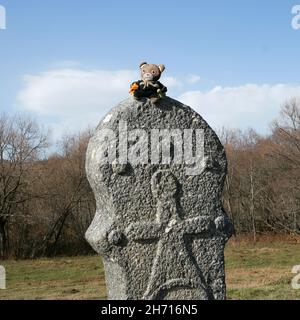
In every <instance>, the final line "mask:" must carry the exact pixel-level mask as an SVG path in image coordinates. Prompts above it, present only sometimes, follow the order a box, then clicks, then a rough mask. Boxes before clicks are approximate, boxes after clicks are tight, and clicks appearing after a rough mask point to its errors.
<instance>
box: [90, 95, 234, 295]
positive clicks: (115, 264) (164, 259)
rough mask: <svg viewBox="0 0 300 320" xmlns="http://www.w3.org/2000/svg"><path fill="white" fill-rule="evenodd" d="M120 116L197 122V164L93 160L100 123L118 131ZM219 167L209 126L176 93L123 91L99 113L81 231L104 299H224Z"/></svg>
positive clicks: (133, 122) (164, 124)
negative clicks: (91, 196) (88, 216)
mask: <svg viewBox="0 0 300 320" xmlns="http://www.w3.org/2000/svg"><path fill="white" fill-rule="evenodd" d="M120 121H126V122H127V126H128V130H133V129H144V130H146V131H147V132H148V131H149V130H150V129H151V128H157V129H178V128H179V129H182V130H183V129H190V128H195V129H196V128H198V129H203V130H204V151H205V156H206V158H205V159H206V167H205V170H204V171H203V172H202V173H201V174H200V175H190V176H189V175H187V174H186V165H185V164H184V163H183V164H173V163H172V162H171V164H151V163H150V162H149V163H147V164H136V165H134V164H130V163H129V164H118V162H117V160H115V161H114V162H113V163H112V164H109V163H107V164H103V163H100V162H99V159H98V157H97V153H99V152H102V151H103V150H102V149H101V146H102V145H103V137H102V136H101V132H102V131H101V130H102V129H105V128H106V129H112V130H114V131H115V132H118V126H119V122H120ZM150 143H151V142H149V144H150ZM132 144H134V143H132ZM101 150H102V151H101ZM226 168H227V162H226V155H225V152H224V149H223V146H222V145H221V143H220V141H219V139H218V137H217V136H216V134H215V133H214V131H213V130H212V129H211V128H210V127H209V126H208V124H207V123H206V122H205V121H204V120H203V118H202V117H201V116H200V115H199V114H197V113H196V112H195V111H194V110H192V109H191V108H190V107H188V106H185V105H183V104H181V103H180V102H178V101H176V100H173V99H171V98H165V99H163V100H161V101H160V102H159V103H158V105H156V106H154V105H152V104H150V102H149V101H148V100H147V99H144V100H141V101H135V100H133V99H132V98H129V99H127V100H125V101H123V102H121V103H120V104H119V105H118V106H117V107H115V108H114V109H112V110H111V111H110V112H109V113H108V115H106V117H105V118H104V119H103V120H102V121H101V122H100V124H99V125H98V127H97V129H96V131H95V133H94V135H93V137H92V138H91V140H90V143H89V146H88V150H87V158H86V170H87V175H88V179H89V182H90V184H91V186H92V188H93V190H94V193H95V198H96V202H97V211H96V214H95V218H94V220H93V222H92V224H91V226H90V227H89V229H88V230H87V233H86V238H87V240H88V241H89V243H90V244H91V245H92V247H93V248H94V249H95V250H96V251H97V252H98V253H99V254H100V255H101V256H102V257H103V261H104V267H105V275H106V284H107V293H108V298H109V299H225V291H226V290H225V273H224V246H225V243H226V241H227V240H228V238H229V237H230V236H231V234H232V231H233V229H232V225H231V223H230V221H229V220H228V218H227V214H226V213H225V211H224V209H223V206H222V202H221V194H222V189H223V184H224V179H225V175H226Z"/></svg>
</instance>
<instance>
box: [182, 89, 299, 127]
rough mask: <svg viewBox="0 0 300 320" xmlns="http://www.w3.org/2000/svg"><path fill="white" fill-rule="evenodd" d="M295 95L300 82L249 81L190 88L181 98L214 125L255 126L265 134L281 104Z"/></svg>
mask: <svg viewBox="0 0 300 320" xmlns="http://www.w3.org/2000/svg"><path fill="white" fill-rule="evenodd" d="M295 96H298V97H300V85H289V84H276V85H268V84H264V85H257V84H247V85H243V86H238V87H220V86H217V87H215V88H213V89H211V90H210V91H207V92H203V91H187V92H185V93H183V94H182V95H180V97H179V98H178V99H179V100H180V101H182V102H183V103H185V104H187V105H190V106H191V107H193V108H194V109H195V110H197V111H198V112H199V114H200V115H202V116H203V117H204V119H206V120H207V122H208V123H209V124H210V125H211V126H212V127H214V128H220V127H222V126H227V127H237V128H247V127H252V128H255V129H257V130H258V131H260V132H264V133H265V132H266V131H267V128H268V125H269V123H270V122H271V121H272V120H273V119H274V118H275V117H277V116H278V112H279V109H280V106H281V105H282V104H283V103H284V102H285V101H286V100H288V99H290V98H291V97H295Z"/></svg>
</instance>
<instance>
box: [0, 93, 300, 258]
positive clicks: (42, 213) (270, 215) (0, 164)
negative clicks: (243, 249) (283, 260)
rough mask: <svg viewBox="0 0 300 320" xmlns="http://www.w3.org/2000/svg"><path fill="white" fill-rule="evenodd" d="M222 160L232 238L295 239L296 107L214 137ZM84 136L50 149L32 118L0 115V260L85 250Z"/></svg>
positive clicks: (299, 111)
mask: <svg viewBox="0 0 300 320" xmlns="http://www.w3.org/2000/svg"><path fill="white" fill-rule="evenodd" d="M218 135H219V137H220V140H221V141H222V143H223V144H224V146H225V149H226V153H227V158H228V175H227V178H226V181H225V187H224V193H223V202H224V206H225V208H226V210H227V212H228V213H229V215H230V218H231V219H232V222H233V224H234V226H235V230H236V232H237V233H238V234H241V233H247V234H249V233H251V234H252V236H253V241H256V237H257V235H258V234H261V233H285V234H300V103H299V101H298V100H297V99H291V100H290V101H288V102H286V103H285V104H284V105H283V106H282V108H281V112H280V114H279V115H278V118H277V119H275V120H274V121H273V122H272V123H271V124H270V133H269V134H268V135H261V134H258V133H257V132H256V131H255V130H253V129H248V130H244V131H242V130H239V129H227V128H223V129H221V130H220V131H219V132H218ZM90 136H91V131H88V130H87V131H86V132H83V133H80V134H77V135H68V136H64V137H63V138H62V139H61V140H60V141H59V144H58V147H57V149H56V151H55V152H51V151H50V150H51V146H50V144H49V138H48V134H47V133H45V132H44V130H43V129H42V128H41V127H40V126H39V125H38V124H37V123H36V122H35V121H34V120H32V119H30V118H26V117H24V116H21V115H14V116H8V115H6V114H1V115H0V257H1V258H6V257H16V258H35V257H40V256H53V255H62V254H64V255H76V254H89V253H92V250H91V248H90V246H89V245H88V244H87V242H86V241H85V239H84V233H85V231H86V229H87V228H88V226H89V224H90V222H91V220H92V218H93V216H94V212H95V200H94V196H93V193H92V190H91V188H90V186H89V183H88V181H87V179H86V175H85V152H86V148H87V144H88V141H89V138H90Z"/></svg>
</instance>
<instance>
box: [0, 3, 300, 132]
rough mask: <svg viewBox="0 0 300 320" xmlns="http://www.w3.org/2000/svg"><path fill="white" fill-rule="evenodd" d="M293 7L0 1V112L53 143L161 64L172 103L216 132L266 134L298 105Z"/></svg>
mask: <svg viewBox="0 0 300 320" xmlns="http://www.w3.org/2000/svg"><path fill="white" fill-rule="evenodd" d="M296 4H297V0H293V1H289V0H277V1H274V0H273V1H271V0H260V1H258V0H252V1H240V0H226V1H225V0H219V1H204V0H203V1H199V0H198V1H196V0H195V1H191V0H185V1H174V0H173V1H156V0H152V1H147V2H145V4H144V5H143V2H141V1H139V2H137V1H132V2H131V1H121V0H119V1H117V0H110V1H100V0H98V1H96V0H87V1H71V0H59V1H58V0H51V1H50V0H43V1H40V0H27V1H26V0H22V1H21V0H0V5H3V6H4V7H5V8H6V13H7V28H6V30H0V85H1V87H0V88H1V89H0V110H5V111H7V112H11V113H12V112H15V111H20V112H25V113H29V114H31V115H32V116H33V117H35V118H36V119H37V120H38V121H40V122H41V123H44V124H46V125H50V126H51V127H53V129H54V131H55V132H57V135H59V134H61V133H62V132H63V130H64V129H68V130H70V131H73V130H77V129H78V128H84V127H85V126H87V125H89V124H90V125H92V126H93V125H95V124H96V122H97V121H98V120H99V119H100V118H101V116H103V115H104V114H105V112H107V111H108V110H109V109H110V108H111V107H112V106H114V104H115V103H117V102H118V101H119V100H122V99H123V98H126V97H127V96H128V92H127V87H128V83H129V82H130V81H131V80H134V79H135V78H136V77H138V74H137V72H138V65H139V63H140V62H141V61H144V60H146V61H148V62H151V63H157V64H159V63H164V64H165V65H166V71H165V73H164V75H163V77H162V82H164V80H165V83H166V84H167V85H168V88H169V95H170V96H172V97H174V98H177V99H180V100H182V101H183V102H185V103H189V104H190V105H191V106H193V107H194V108H195V109H196V110H197V111H198V112H199V113H200V114H202V115H203V117H204V118H205V119H207V120H208V122H209V123H211V125H212V126H213V127H220V126H222V125H225V126H233V127H241V128H246V127H255V128H256V129H257V130H258V131H259V132H267V130H268V123H269V122H270V121H271V120H272V119H273V118H274V116H276V115H277V114H278V110H279V107H280V104H281V103H283V102H284V101H285V100H286V99H288V98H289V97H292V96H297V95H299V96H300V80H299V69H300V63H299V56H300V30H294V29H293V28H292V27H291V20H292V18H293V16H292V14H291V9H292V7H293V6H294V5H296ZM298 4H300V1H298ZM72 90H74V91H72ZM72 96H74V101H72Z"/></svg>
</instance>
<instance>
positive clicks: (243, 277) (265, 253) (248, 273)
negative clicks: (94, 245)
mask: <svg viewBox="0 0 300 320" xmlns="http://www.w3.org/2000/svg"><path fill="white" fill-rule="evenodd" d="M0 264H2V265H3V266H4V267H5V268H6V273H7V289H6V290H0V299H105V298H106V296H105V281H104V271H103V266H102V263H101V260H100V258H99V257H97V256H89V257H72V258H64V257H61V258H55V259H38V260H19V261H15V260H8V261H2V262H0ZM294 265H300V241H299V239H296V240H295V239H294V240H289V241H284V242H283V241H280V240H276V239H275V240H272V241H270V240H269V241H260V242H258V243H257V244H256V245H254V244H252V243H251V242H249V241H241V240H233V241H231V242H230V243H229V244H228V245H227V247H226V277H227V296H228V299H300V289H299V290H295V289H292V287H291V280H292V278H293V277H294V276H295V275H294V274H292V273H291V270H292V267H293V266H294Z"/></svg>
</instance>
